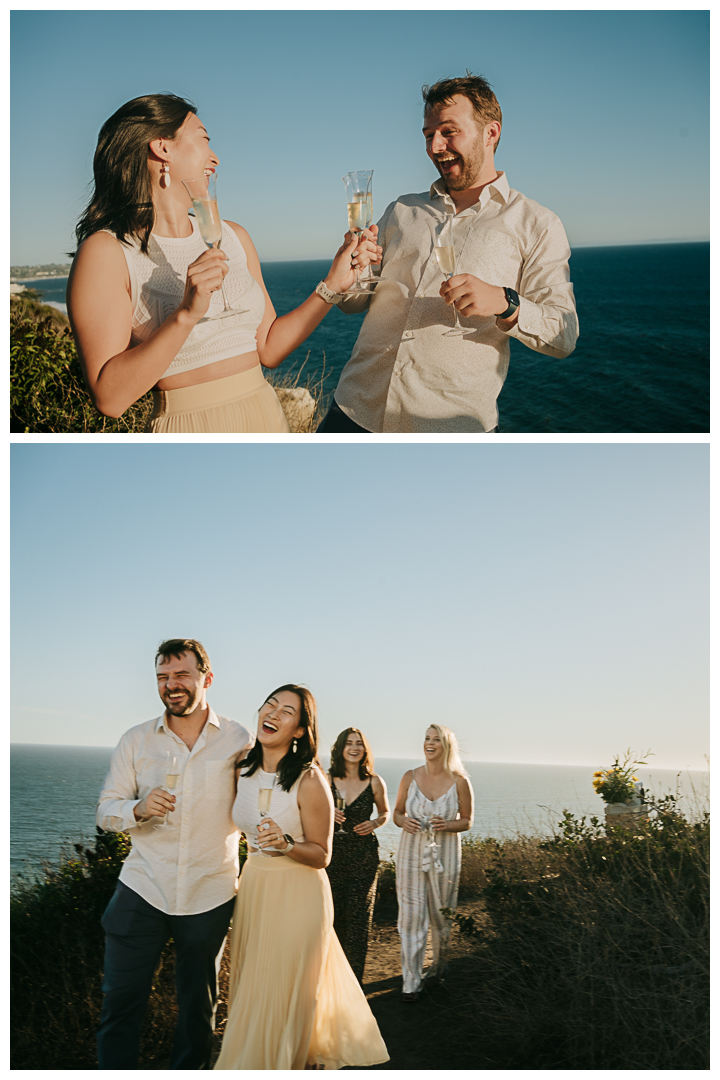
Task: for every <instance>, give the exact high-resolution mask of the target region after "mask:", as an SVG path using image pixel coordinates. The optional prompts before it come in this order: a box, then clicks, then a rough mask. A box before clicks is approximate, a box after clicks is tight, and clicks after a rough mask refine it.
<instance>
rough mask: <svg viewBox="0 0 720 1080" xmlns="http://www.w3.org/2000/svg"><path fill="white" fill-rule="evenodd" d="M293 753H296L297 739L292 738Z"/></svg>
mask: <svg viewBox="0 0 720 1080" xmlns="http://www.w3.org/2000/svg"><path fill="white" fill-rule="evenodd" d="M293 754H297V739H293Z"/></svg>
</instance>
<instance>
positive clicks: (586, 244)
mask: <svg viewBox="0 0 720 1080" xmlns="http://www.w3.org/2000/svg"><path fill="white" fill-rule="evenodd" d="M709 243H710V237H709V236H708V237H707V238H705V239H704V240H698V239H694V240H687V239H686V240H678V239H667V238H666V239H664V240H631V241H625V242H624V243H615V242H614V241H612V240H608V241H600V242H598V241H595V240H583V241H581V242H579V243H576V244H570V251H571V252H572V251H573V250H575V249H576V248H592V247H598V248H600V247H602V248H604V247H654V246H658V245H660V244H709ZM325 258H327V256H325V255H318V256H317V257H316V258H314V259H298V258H292V259H282V258H280V259H263V263H274V262H321V261H322V260H324V259H325ZM10 265H11V266H16V267H18V268H19V269H26V268H27V267H30V266H71V265H72V263H56V262H46V263H41V262H35V263H12V262H11V263H10ZM60 276H62V275H60Z"/></svg>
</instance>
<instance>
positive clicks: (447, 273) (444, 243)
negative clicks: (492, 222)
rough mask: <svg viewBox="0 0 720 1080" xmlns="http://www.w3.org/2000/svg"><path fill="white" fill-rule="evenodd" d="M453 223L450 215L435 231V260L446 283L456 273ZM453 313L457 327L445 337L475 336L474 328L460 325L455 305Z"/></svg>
mask: <svg viewBox="0 0 720 1080" xmlns="http://www.w3.org/2000/svg"><path fill="white" fill-rule="evenodd" d="M452 221H453V219H452V214H448V216H447V217H446V218H445V220H444V221H441V222H440V224H439V226H438V225H436V226H435V228H434V230H433V238H434V241H435V258H436V259H437V262H438V266H439V267H440V271H441V273H442V274H443V275H444V277H445V280H446V281H447V280H448V279H449V278H451V277H453V276H454V274H455V272H456V268H455V242H454V240H453V228H452ZM431 229H432V226H431ZM453 311H454V313H455V325H454V327H453V328H452V330H446V331H445V333H444V334H443V337H464V336H465V335H466V334H474V333H475V328H474V327H472V326H467V327H463V326H461V325H460V318H459V316H458V310H457V308H456V307H455V305H454V304H453Z"/></svg>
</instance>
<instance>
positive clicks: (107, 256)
mask: <svg viewBox="0 0 720 1080" xmlns="http://www.w3.org/2000/svg"><path fill="white" fill-rule="evenodd" d="M97 261H100V262H103V263H108V262H110V263H112V262H114V263H117V264H118V265H121V264H122V265H124V264H125V256H124V255H123V252H122V246H121V244H120V241H119V240H118V239H117V237H116V236H113V235H112V233H109V232H104V231H100V232H94V233H92V235H91V236H88V238H87V239H86V240H83V242H82V244H81V245H80V247H79V248H78V249H77V252H76V254H75V260H74V262H73V266H75V265H76V264H78V265H79V264H81V263H87V262H97Z"/></svg>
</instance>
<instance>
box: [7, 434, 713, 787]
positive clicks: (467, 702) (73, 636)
mask: <svg viewBox="0 0 720 1080" xmlns="http://www.w3.org/2000/svg"><path fill="white" fill-rule="evenodd" d="M12 465H13V477H12V503H13V517H12V522H13V539H12V543H13V547H12V551H13V649H12V669H13V691H14V693H13V703H12V740H13V741H14V742H39V743H64V744H69V745H108V746H110V745H114V744H115V742H116V741H117V740H118V738H119V737H120V735H121V734H122V732H123V731H124V730H125V729H127V728H128V727H131V726H132V725H133V724H136V723H139V722H141V721H143V720H146V719H149V718H150V717H152V716H154V715H157V714H158V713H159V712H160V708H161V707H160V703H159V699H158V698H157V694H156V688H155V680H154V673H153V657H154V653H155V649H156V647H157V645H158V643H159V642H160V640H161V639H162V638H164V637H174V636H190V637H198V638H199V639H200V640H202V641H203V642H204V643H205V645H206V646H207V648H208V650H209V652H210V656H211V658H212V660H213V665H214V669H215V674H216V679H215V683H214V685H213V687H212V691H211V699H210V700H211V701H212V703H213V705H214V707H215V708H216V709H217V711H218V712H221V713H224V714H226V715H229V716H230V717H232V718H234V719H237V720H239V721H241V722H243V723H246V724H250V723H252V720H253V713H254V710H255V709H256V708H257V707H258V706H259V705H260V704H261V703H262V700H263V699H264V697H265V696H266V695H267V694H268V693H269V692H270V691H271V690H272V689H273V688H274V687H275V686H277V685H279V684H281V683H284V682H287V681H296V682H304V683H306V684H307V685H308V686H309V687H310V688H311V689H312V690H313V691H314V692H315V694H316V695H317V698H318V701H319V710H320V725H321V729H322V732H323V749H324V750H327V749H328V748H329V745H330V742H331V740H332V739H333V738H334V737H335V736H336V735H337V734H338V732H339V731H341V730H342V729H343V728H345V727H347V726H348V725H353V726H357V727H360V728H361V729H362V730H363V731H365V732H366V733H367V735H368V737H369V738H370V740H371V743H372V745H373V747H374V749H375V752H376V754H378V755H380V756H398V757H415V756H418V755H419V754H420V753H421V744H422V738H423V734H424V731H425V728H426V726H427V724H428V723H430V722H432V721H433V720H438V721H440V722H441V723H444V724H447V725H448V726H449V727H450V728H452V729H453V730H454V731H455V732H456V733H457V735H458V737H459V740H460V743H461V746H462V748H463V751H464V753H465V754H466V756H467V757H468V758H470V759H473V760H484V761H508V762H535V763H548V762H558V763H566V764H603V763H608V764H609V763H611V762H612V759H613V757H614V755H615V754H616V753H618V752H622V751H624V750H625V749H626V748H627V747H632V748H633V749H635V750H638V751H644V750H646V749H647V748H648V747H650V748H652V750H653V751H654V752H655V755H656V756H655V757H654V758H653V759H652V764H653V766H655V767H657V768H665V767H667V768H674V767H679V768H686V767H690V768H703V767H704V758H703V755H704V754H706V753H707V752H708V749H709V746H708V728H707V722H708V721H707V678H708V647H707V605H708V579H707V554H708V552H707V530H708V448H707V446H704V445H700V444H696V445H683V444H670V445H667V444H634V445H632V444H630V445H625V444H615V445H601V446H597V445H593V444H554V445H553V444H544V445H532V444H526V445H522V444H511V445H501V446H500V445H499V446H488V445H485V444H477V443H476V444H454V445H453V444H442V443H433V444H414V445H407V444H405V445H401V444H398V443H389V444H380V445H378V444H371V445H363V446H362V447H357V446H354V445H351V444H342V443H336V444H333V445H331V446H323V447H318V446H316V445H314V444H312V443H311V442H309V441H301V442H300V443H298V444H297V445H293V446H292V447H290V446H287V445H271V444H265V445H263V444H247V443H246V444H232V443H225V444H203V443H194V444H191V445H186V444H170V445H168V444H159V445H158V444H157V443H141V444H137V443H135V444H132V445H128V444H124V445H119V444H106V445H100V444H98V443H86V444H82V445H81V444H72V443H68V442H64V443H60V444H55V445H53V444H49V443H42V444H37V443H35V444H23V445H20V444H17V443H16V444H14V445H13V447H12Z"/></svg>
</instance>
